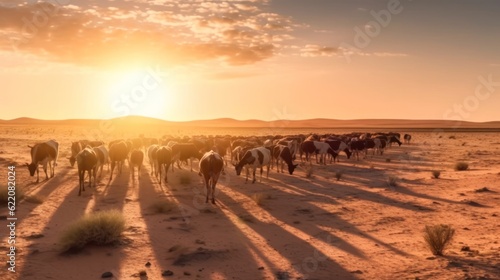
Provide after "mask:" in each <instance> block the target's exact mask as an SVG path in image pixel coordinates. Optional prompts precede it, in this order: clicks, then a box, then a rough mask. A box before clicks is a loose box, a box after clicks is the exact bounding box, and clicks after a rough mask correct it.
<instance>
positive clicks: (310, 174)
mask: <svg viewBox="0 0 500 280" xmlns="http://www.w3.org/2000/svg"><path fill="white" fill-rule="evenodd" d="M313 174H314V167H313V165H312V163H310V164H309V166H308V167H306V178H312V177H313Z"/></svg>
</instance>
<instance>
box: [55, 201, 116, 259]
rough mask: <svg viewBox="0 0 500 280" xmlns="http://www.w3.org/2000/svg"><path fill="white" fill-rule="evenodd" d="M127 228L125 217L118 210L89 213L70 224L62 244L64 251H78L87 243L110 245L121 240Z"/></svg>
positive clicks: (61, 239)
mask: <svg viewBox="0 0 500 280" xmlns="http://www.w3.org/2000/svg"><path fill="white" fill-rule="evenodd" d="M124 230H125V218H124V217H123V214H122V213H121V212H119V211H118V210H111V211H101V212H96V213H92V214H87V215H85V216H83V217H82V218H80V219H79V220H77V221H76V222H74V223H73V224H71V225H70V226H68V227H67V228H66V229H65V230H64V231H63V233H62V235H61V238H60V244H61V247H62V250H63V251H64V252H67V251H78V250H81V249H83V248H84V247H85V246H86V245H89V244H94V245H109V244H113V243H116V242H117V241H119V240H120V236H121V233H122V232H123V231H124Z"/></svg>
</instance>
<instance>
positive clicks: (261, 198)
mask: <svg viewBox="0 0 500 280" xmlns="http://www.w3.org/2000/svg"><path fill="white" fill-rule="evenodd" d="M270 198H271V196H270V195H268V194H263V193H254V194H253V195H252V199H253V201H255V203H257V205H259V206H262V205H263V204H264V200H266V199H270Z"/></svg>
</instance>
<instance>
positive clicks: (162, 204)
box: [150, 200, 177, 214]
mask: <svg viewBox="0 0 500 280" xmlns="http://www.w3.org/2000/svg"><path fill="white" fill-rule="evenodd" d="M176 207H177V205H176V204H175V203H174V202H172V201H170V200H159V201H156V202H155V203H153V204H151V206H150V208H151V210H153V212H154V213H158V214H160V213H163V214H164V213H170V212H172V211H173V210H174V209H175V208H176Z"/></svg>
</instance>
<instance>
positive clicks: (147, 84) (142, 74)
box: [107, 68, 176, 119]
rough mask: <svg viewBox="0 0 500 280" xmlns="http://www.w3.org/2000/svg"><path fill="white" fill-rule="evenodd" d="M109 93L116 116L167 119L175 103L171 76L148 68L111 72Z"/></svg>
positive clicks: (112, 109)
mask: <svg viewBox="0 0 500 280" xmlns="http://www.w3.org/2000/svg"><path fill="white" fill-rule="evenodd" d="M107 92H108V93H109V94H108V99H109V103H110V105H111V113H112V115H113V117H123V116H129V115H139V116H145V117H153V118H159V119H166V117H167V115H168V114H167V112H169V111H170V110H171V109H172V108H174V107H175V103H176V96H175V94H174V93H173V90H172V87H171V86H170V84H169V77H168V76H162V75H159V73H158V72H155V71H154V70H153V69H149V68H145V69H137V70H133V71H124V72H116V73H113V74H111V76H110V79H109V88H108V90H107Z"/></svg>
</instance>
